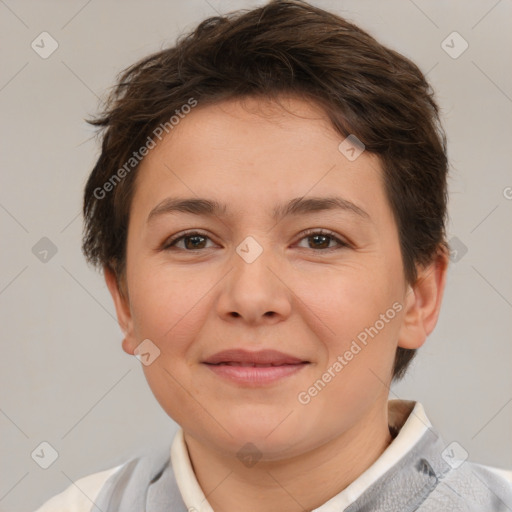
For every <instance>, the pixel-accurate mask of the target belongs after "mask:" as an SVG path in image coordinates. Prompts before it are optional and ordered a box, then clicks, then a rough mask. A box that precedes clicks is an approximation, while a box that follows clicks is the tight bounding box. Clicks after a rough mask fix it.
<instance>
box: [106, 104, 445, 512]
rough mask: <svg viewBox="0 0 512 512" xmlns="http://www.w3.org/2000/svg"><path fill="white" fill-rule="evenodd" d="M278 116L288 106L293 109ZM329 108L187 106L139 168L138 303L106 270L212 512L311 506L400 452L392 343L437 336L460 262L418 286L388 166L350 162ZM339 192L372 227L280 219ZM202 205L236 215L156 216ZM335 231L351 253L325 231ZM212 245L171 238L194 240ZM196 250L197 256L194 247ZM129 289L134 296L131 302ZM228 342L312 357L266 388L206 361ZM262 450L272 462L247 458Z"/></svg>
mask: <svg viewBox="0 0 512 512" xmlns="http://www.w3.org/2000/svg"><path fill="white" fill-rule="evenodd" d="M283 106H284V107H285V108H283ZM342 140H343V137H342V136H340V134H338V133H337V132H336V131H334V129H333V128H332V127H331V126H330V124H329V122H328V120H327V118H326V116H325V115H324V113H323V112H322V111H321V110H320V109H318V108H317V107H316V106H314V105H312V104H311V103H306V102H304V101H303V100H301V99H298V98H293V97H286V98H282V100H281V106H279V105H276V104H275V103H270V102H268V101H264V100H261V99H250V98H246V99H245V100H244V101H243V102H240V101H234V100H230V101H225V102H223V103H218V104H215V105H209V106H201V105H200V104H199V105H198V106H197V107H196V108H194V109H193V110H192V112H191V113H190V114H188V115H187V116H186V117H185V118H184V119H183V120H181V121H180V124H179V125H178V126H176V127H175V128H174V129H173V131H172V132H171V133H170V134H169V135H168V136H167V137H166V138H165V139H164V140H163V141H162V142H161V143H159V144H158V145H157V147H156V148H155V149H153V150H151V151H150V153H149V154H148V155H147V156H146V157H145V159H144V160H143V161H142V163H141V166H140V168H139V170H138V175H137V181H136V190H135V194H134V197H133V202H132V205H131V211H130V223H129V230H128V241H127V265H126V282H125V286H126V293H125V294H122V293H121V292H120V290H119V288H118V286H117V284H116V279H115V277H114V276H113V275H112V274H111V273H110V272H109V271H108V269H107V268H105V278H106V282H107V285H108V287H109V290H110V292H111V294H112V297H113V299H114V302H115V306H116V310H117V315H118V319H119V323H120V325H121V327H122V329H123V332H124V334H125V338H124V341H123V349H124V350H125V351H126V352H127V353H128V354H134V350H135V349H136V347H137V346H138V345H139V344H140V343H141V342H142V340H145V339H150V340H151V341H152V343H154V344H155V345H156V346H157V347H158V349H159V350H160V355H159V357H157V358H156V359H155V360H154V362H153V363H152V364H150V365H148V366H143V370H144V372H145V376H146V378H147V381H148V383H149V385H150V387H151V389H152V391H153V393H154V395H155V397H156V398H157V400H158V401H159V403H160V404H161V406H162V407H163V409H164V410H165V411H166V412H167V414H168V415H169V416H170V417H171V418H173V419H174V420H175V421H176V422H177V423H178V424H179V425H180V426H181V427H182V428H183V430H184V436H185V441H186V444H187V447H188V451H189V455H190V459H191V462H192V465H193V468H194V471H195V474H196V477H197V479H198V482H199V484H200V485H201V488H202V489H203V491H204V493H205V495H206V496H207V499H208V501H209V503H210V504H211V505H212V507H213V509H214V510H215V511H216V512H218V511H226V512H232V511H233V512H234V511H238V510H240V504H241V503H243V504H244V506H243V510H244V511H247V512H258V511H268V510H280V511H283V512H288V511H290V512H292V511H293V512H295V511H299V510H311V509H313V508H316V507H318V506H320V505H321V504H322V503H324V502H325V501H327V500H328V499H330V498H331V497H333V496H334V495H336V494H338V493H339V492H340V491H341V490H343V489H344V488H345V487H346V486H347V485H349V484H350V483H351V482H353V481H354V480H355V479H356V478H357V477H358V476H359V475H360V474H361V473H362V472H363V471H365V470H366V469H367V468H368V467H369V466H370V465H371V464H372V463H373V462H374V461H375V460H376V459H377V458H378V457H379V456H380V455H381V454H382V452H383V451H384V450H385V449H386V447H387V446H388V445H389V443H390V442H391V437H390V434H389V430H388V409H387V401H388V389H389V385H390V383H391V377H392V366H393V359H394V354H395V351H396V348H397V346H400V347H404V348H411V349H412V348H419V347H420V346H421V345H422V344H423V343H424V342H425V339H426V337H427V336H428V334H430V332H431V331H432V330H433V329H434V327H435V325H436V322H437V319H438V315H439V309H440V306H441V300H442V296H443V291H444V285H445V279H446V269H447V265H448V258H447V255H446V254H444V253H442V252H441V253H440V254H439V256H438V257H437V258H436V259H435V260H434V261H433V262H432V264H431V265H430V266H428V267H427V268H419V269H418V271H419V279H418V281H417V283H416V284H415V285H414V286H412V287H411V286H410V285H409V284H408V283H407V282H406V281H405V278H404V273H403V262H402V258H401V253H400V247H399V240H398V232H397V226H396V224H395V222H394V218H393V215H392V211H391V209H390V206H389V204H388V201H387V199H386V197H385V193H384V185H383V181H382V169H381V167H380V163H379V160H378V158H377V157H376V156H374V155H371V154H369V153H367V152H363V153H362V154H361V155H360V156H359V157H358V158H357V159H356V160H355V161H353V162H351V161H349V160H348V159H347V158H346V157H345V156H344V155H343V154H342V153H341V152H340V151H339V150H338V145H339V144H340V142H341V141H342ZM333 192H336V194H337V195H340V196H342V197H343V198H345V199H347V200H349V201H351V202H353V203H355V204H356V205H358V206H359V207H360V208H361V209H363V210H364V211H366V212H367V213H368V215H369V216H370V218H371V220H369V221H368V220H365V219H363V218H362V217H359V216H357V215H354V214H351V213H349V212H347V211H343V210H339V211H338V210H332V211H318V212H314V213H308V214H306V215H300V216H291V217H287V218H284V219H282V220H280V221H279V222H276V221H275V220H273V219H272V216H271V212H272V210H273V208H274V207H275V206H276V205H278V204H281V203H284V202H286V201H289V200H290V199H292V198H296V197H302V196H306V197H312V196H315V197H325V196H330V195H333ZM171 196H172V197H180V198H182V197H206V198H210V199H215V200H217V201H221V202H224V203H226V204H227V207H228V211H227V215H226V216H218V217H217V216H213V217H211V218H210V217H204V216H202V217H198V216H196V215H192V214H190V213H168V214H163V215H158V216H155V217H154V218H153V219H152V220H151V221H150V222H149V223H148V222H147V218H148V215H149V213H150V211H151V210H152V209H153V208H154V207H155V206H156V205H157V204H159V203H160V202H161V201H163V200H164V199H166V198H167V197H171ZM310 228H318V229H324V230H330V231H332V232H334V233H335V236H337V237H338V238H339V239H340V240H342V241H345V242H347V243H349V246H348V247H344V246H341V247H339V248H338V249H336V250H329V249H326V247H333V248H336V247H338V244H337V243H336V241H335V240H334V239H330V238H327V239H322V238H321V239H320V240H318V239H315V238H314V237H312V236H311V235H309V236H308V235H304V234H303V232H304V230H306V229H310ZM196 229H197V230H200V231H201V234H202V236H207V238H205V239H204V238H200V239H199V240H197V239H196V244H199V247H200V249H194V247H195V246H194V245H193V244H192V243H191V240H190V239H189V240H188V245H187V240H183V239H182V240H181V241H180V242H178V245H177V247H175V248H174V249H173V250H172V249H169V250H162V246H163V245H164V243H165V241H166V240H168V239H169V238H170V237H171V236H172V235H174V234H180V233H181V232H183V231H185V230H196ZM247 236H251V237H253V238H254V239H255V240H256V241H257V242H258V244H259V245H260V246H261V248H262V249H263V252H262V254H261V255H260V256H259V257H258V258H257V259H256V260H255V261H253V262H252V263H247V262H246V261H245V260H244V259H243V258H241V257H240V256H239V254H238V253H237V252H236V248H237V247H238V246H239V244H240V243H241V242H242V241H243V240H244V239H245V238H246V237H247ZM186 251H188V252H186ZM125 295H126V297H125ZM394 303H399V304H400V305H402V310H401V311H400V312H399V313H397V314H396V316H395V317H394V318H393V319H392V320H390V321H389V322H388V323H386V325H385V327H384V328H383V329H381V330H380V331H379V333H378V335H376V336H375V337H374V338H373V339H370V341H369V342H368V344H367V346H365V347H364V348H363V349H362V350H361V351H360V352H359V353H358V354H357V355H356V356H355V357H354V358H353V359H352V360H351V361H350V362H349V363H348V364H347V365H346V366H345V367H344V368H343V370H342V371H341V372H339V373H337V375H336V377H335V378H333V379H332V380H331V381H330V382H329V383H328V384H327V385H326V386H325V388H324V389H323V390H322V391H321V392H319V393H318V394H317V396H315V397H314V398H312V399H311V401H310V403H308V404H307V405H303V404H301V403H299V401H298V399H297V396H298V393H299V392H301V391H305V390H307V389H308V388H310V387H311V385H312V384H313V383H314V382H315V381H316V380H317V379H319V378H320V377H321V376H322V374H323V373H324V372H325V371H326V370H327V369H328V368H329V367H330V366H331V365H332V364H333V362H334V361H336V359H337V357H338V356H340V355H343V354H344V353H345V352H346V351H347V349H348V348H349V347H350V344H351V342H352V340H353V339H355V337H356V336H357V335H358V334H359V333H360V332H361V331H363V330H364V328H365V327H368V326H370V325H374V324H375V322H376V321H377V320H378V319H379V318H380V315H381V314H382V313H385V312H386V311H387V310H388V309H389V308H391V307H392V305H393V304H394ZM230 348H244V349H247V350H250V351H251V350H252V351H256V350H260V349H268V348H270V349H276V350H280V351H282V352H285V353H288V354H292V355H294V356H296V357H299V358H301V359H303V360H307V361H309V362H310V364H309V365H307V366H305V367H304V368H303V369H302V370H301V371H300V372H299V373H297V374H295V375H293V376H291V377H287V378H285V379H282V380H280V381H278V382H277V383H275V384H272V385H270V386H265V387H253V388H249V387H244V386H239V385H237V384H234V383H232V382H228V381H226V380H224V379H222V378H221V377H219V376H217V375H216V374H214V373H213V372H212V371H210V370H209V369H208V368H207V367H206V366H205V365H204V364H202V361H204V360H205V359H206V358H207V357H209V356H211V355H213V354H214V353H216V352H218V351H220V350H224V349H230ZM249 442H250V443H252V444H253V445H255V446H256V448H257V450H258V454H259V455H260V456H261V458H260V459H259V461H258V462H257V463H256V464H255V465H252V466H251V467H249V466H248V465H245V464H243V463H242V462H241V460H240V459H239V458H238V457H237V453H238V452H239V450H240V449H241V448H242V447H243V446H244V445H246V443H249Z"/></svg>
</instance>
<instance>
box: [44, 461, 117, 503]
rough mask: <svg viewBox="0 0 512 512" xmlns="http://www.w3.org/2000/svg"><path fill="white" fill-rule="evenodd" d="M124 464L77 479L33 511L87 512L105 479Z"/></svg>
mask: <svg viewBox="0 0 512 512" xmlns="http://www.w3.org/2000/svg"><path fill="white" fill-rule="evenodd" d="M123 465H124V464H120V465H119V466H116V467H113V468H110V469H106V470H105V471H100V472H99V473H93V474H92V475H88V476H85V477H83V478H80V479H78V480H77V481H76V482H74V483H73V484H71V485H70V486H69V487H67V488H66V489H65V490H64V491H63V492H61V493H60V494H57V495H56V496H54V497H53V498H51V499H49V500H48V501H46V502H45V503H44V504H43V505H41V507H39V508H38V509H37V510H36V511H35V512H62V511H63V510H66V512H89V511H90V510H91V508H92V506H93V504H94V503H93V502H94V500H95V499H96V498H97V496H98V494H99V492H100V490H101V488H102V487H103V485H104V484H105V482H106V481H107V479H108V478H109V477H110V476H111V475H113V474H114V473H116V472H117V471H118V470H119V469H120V468H121V467H122V466H123Z"/></svg>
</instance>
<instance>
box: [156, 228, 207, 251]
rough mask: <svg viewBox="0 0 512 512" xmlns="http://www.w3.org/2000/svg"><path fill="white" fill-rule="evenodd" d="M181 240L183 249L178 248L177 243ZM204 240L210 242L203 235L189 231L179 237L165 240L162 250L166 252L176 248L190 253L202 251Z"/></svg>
mask: <svg viewBox="0 0 512 512" xmlns="http://www.w3.org/2000/svg"><path fill="white" fill-rule="evenodd" d="M182 240H183V242H184V247H178V243H179V242H181V241H182ZM205 240H210V238H209V237H208V236H206V235H204V234H203V233H199V232H198V231H191V232H189V233H185V234H182V235H181V236H178V237H174V238H171V239H169V240H167V241H166V242H165V244H164V246H163V247H162V249H164V250H166V249H170V248H171V247H177V248H178V249H182V250H185V251H187V252H191V251H193V250H199V249H204V248H205V242H204V241H205Z"/></svg>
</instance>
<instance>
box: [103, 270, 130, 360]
mask: <svg viewBox="0 0 512 512" xmlns="http://www.w3.org/2000/svg"><path fill="white" fill-rule="evenodd" d="M103 274H104V276H105V282H106V283H107V287H108V289H109V290H110V295H112V299H113V300H114V306H115V308H116V314H117V321H118V322H119V327H121V330H122V331H123V333H124V339H123V345H122V346H123V350H124V351H125V352H126V353H127V354H130V355H134V352H133V351H134V350H135V348H136V347H137V343H136V339H135V334H134V330H133V320H132V314H131V310H130V304H129V300H128V298H127V293H122V292H121V291H120V289H119V284H118V282H117V278H116V276H115V274H114V272H113V271H112V270H111V269H110V268H109V267H106V266H105V267H103ZM125 296H126V297H125Z"/></svg>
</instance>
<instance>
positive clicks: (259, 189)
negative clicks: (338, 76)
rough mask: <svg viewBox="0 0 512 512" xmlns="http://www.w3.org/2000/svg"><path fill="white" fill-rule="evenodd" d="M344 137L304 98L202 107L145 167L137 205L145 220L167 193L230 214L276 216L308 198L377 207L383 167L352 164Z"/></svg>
mask: <svg viewBox="0 0 512 512" xmlns="http://www.w3.org/2000/svg"><path fill="white" fill-rule="evenodd" d="M343 139H344V137H343V136H342V135H340V134H339V133H338V132H337V131H336V130H335V129H334V128H333V127H332V125H331V123H330V121H329V119H328V117H327V115H326V114H325V112H324V111H323V110H322V109H321V108H320V107H319V106H317V105H315V104H314V103H311V102H309V103H308V102H306V101H304V100H301V99H298V98H294V97H283V98H281V99H280V102H279V104H277V103H275V102H271V101H270V100H267V99H257V98H244V99H242V100H229V101H224V102H221V103H216V104H211V105H201V104H200V103H199V104H198V106H196V107H195V108H194V109H193V110H192V111H191V112H190V113H189V114H187V115H186V116H183V118H182V119H181V120H180V122H179V124H178V125H176V126H174V127H173V129H172V131H170V133H169V134H168V135H167V136H165V137H164V139H163V140H162V142H160V143H158V144H157V146H156V147H155V149H153V150H151V151H150V152H149V154H148V155H147V156H146V157H145V158H144V160H143V161H142V163H141V164H140V166H139V169H138V173H137V185H136V193H135V198H134V201H136V202H137V203H143V204H144V205H145V210H146V211H145V214H146V215H149V214H150V213H151V210H153V209H154V208H155V206H156V205H157V204H158V203H160V202H162V201H164V200H165V199H166V198H168V197H169V196H173V197H174V198H176V197H178V198H181V199H184V198H192V197H193V196H196V197H197V198H211V199H213V200H215V198H217V202H219V203H222V204H223V205H226V206H227V209H228V210H229V211H227V212H226V211H225V210H226V208H224V213H235V212H240V211H245V212H248V211H250V210H251V209H253V210H261V209H262V207H264V206H265V207H268V208H265V209H266V211H268V213H269V215H271V216H273V217H275V216H276V212H279V211H280V212H282V211H283V206H284V205H285V204H288V205H289V202H290V200H292V199H297V198H300V197H306V196H314V197H317V198H318V197H327V196H329V197H334V196H337V197H339V198H341V199H345V200H346V204H348V202H350V203H351V204H352V205H355V206H356V207H355V208H352V210H357V208H359V209H360V210H363V211H368V207H370V208H369V209H370V210H371V206H372V203H375V201H376V200H377V199H378V198H379V197H380V198H381V199H382V196H383V186H382V171H381V168H380V163H379V161H378V159H377V157H375V156H374V155H370V154H365V153H363V154H361V155H360V156H359V157H358V158H357V159H356V160H354V161H350V160H348V159H347V158H346V156H344V155H343V154H342V152H340V150H339V145H340V143H341V142H342V141H343ZM334 192H335V193H334ZM171 202H172V201H171ZM365 205H366V207H365ZM148 208H149V209H148Z"/></svg>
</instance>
